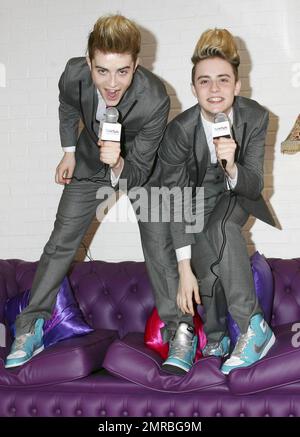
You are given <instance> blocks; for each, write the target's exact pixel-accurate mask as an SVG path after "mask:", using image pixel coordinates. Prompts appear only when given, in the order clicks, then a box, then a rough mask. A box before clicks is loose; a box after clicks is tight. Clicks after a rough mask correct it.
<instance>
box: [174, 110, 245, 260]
mask: <svg viewBox="0 0 300 437" xmlns="http://www.w3.org/2000/svg"><path fill="white" fill-rule="evenodd" d="M228 118H229V120H230V123H231V125H232V122H233V110H232V109H231V111H230V113H229V114H228ZM201 120H202V124H203V128H204V132H205V136H206V141H207V145H208V148H209V152H210V161H211V163H212V164H216V163H217V161H218V160H217V155H216V147H215V145H214V143H213V136H212V125H213V123H212V122H211V121H208V120H206V119H205V118H204V117H203V115H202V113H201ZM237 177H238V175H237V172H236V175H235V178H234V179H232V178H230V177H229V176H228V175H227V176H226V183H227V188H228V189H230V188H231V189H233V188H234V187H235V186H236V183H237ZM176 257H177V261H178V262H179V261H182V260H183V259H191V246H190V245H189V246H184V247H179V248H178V249H176Z"/></svg>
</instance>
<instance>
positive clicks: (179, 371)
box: [161, 364, 188, 375]
mask: <svg viewBox="0 0 300 437" xmlns="http://www.w3.org/2000/svg"><path fill="white" fill-rule="evenodd" d="M161 368H162V370H164V371H166V372H168V373H172V374H173V375H186V374H187V372H188V370H186V369H184V368H182V367H179V366H175V365H174V366H173V365H172V364H164V365H162V366H161Z"/></svg>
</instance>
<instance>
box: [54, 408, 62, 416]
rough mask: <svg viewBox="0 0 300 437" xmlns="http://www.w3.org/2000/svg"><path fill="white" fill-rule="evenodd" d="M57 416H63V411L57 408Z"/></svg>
mask: <svg viewBox="0 0 300 437" xmlns="http://www.w3.org/2000/svg"><path fill="white" fill-rule="evenodd" d="M55 414H56V415H57V416H60V415H61V409H60V408H56V410H55Z"/></svg>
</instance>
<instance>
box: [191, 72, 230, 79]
mask: <svg viewBox="0 0 300 437" xmlns="http://www.w3.org/2000/svg"><path fill="white" fill-rule="evenodd" d="M217 77H229V78H231V76H230V74H227V73H224V74H218V75H217ZM199 79H211V76H208V75H201V76H198V77H197V79H196V80H199Z"/></svg>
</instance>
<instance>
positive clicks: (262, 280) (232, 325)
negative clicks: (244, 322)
mask: <svg viewBox="0 0 300 437" xmlns="http://www.w3.org/2000/svg"><path fill="white" fill-rule="evenodd" d="M250 261H251V268H252V273H253V280H254V286H255V291H256V295H257V298H258V302H259V304H260V306H261V308H262V310H263V312H264V318H265V320H266V322H267V323H268V324H270V322H271V316H272V305H273V297H274V287H273V275H272V271H271V268H270V266H269V264H268V263H267V261H266V259H265V257H264V256H263V255H261V254H260V253H259V252H255V253H254V254H253V255H252V256H251V259H250ZM227 322H228V329H229V335H230V338H231V341H232V344H233V345H235V343H236V341H237V338H238V336H239V335H240V328H239V326H238V324H237V323H236V322H235V321H234V320H233V318H232V317H231V315H230V314H228V317H227Z"/></svg>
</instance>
